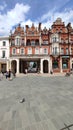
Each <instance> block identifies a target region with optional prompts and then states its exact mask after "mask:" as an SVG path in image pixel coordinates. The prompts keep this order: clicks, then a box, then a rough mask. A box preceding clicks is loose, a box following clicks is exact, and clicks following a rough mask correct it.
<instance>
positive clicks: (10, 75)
mask: <svg viewBox="0 0 73 130" xmlns="http://www.w3.org/2000/svg"><path fill="white" fill-rule="evenodd" d="M8 77H9V79H10V78H11V70H10V69H9V75H8Z"/></svg>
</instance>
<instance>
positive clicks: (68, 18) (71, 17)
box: [41, 9, 73, 27]
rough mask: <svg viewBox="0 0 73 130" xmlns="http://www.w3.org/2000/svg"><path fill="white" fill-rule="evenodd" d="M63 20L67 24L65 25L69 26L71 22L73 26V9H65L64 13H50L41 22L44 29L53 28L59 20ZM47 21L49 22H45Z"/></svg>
mask: <svg viewBox="0 0 73 130" xmlns="http://www.w3.org/2000/svg"><path fill="white" fill-rule="evenodd" d="M58 17H59V18H61V19H62V21H63V22H65V25H66V24H68V22H71V24H72V26H73V9H65V11H63V12H58V11H49V12H48V13H46V14H44V15H43V16H42V17H41V21H42V23H43V27H44V26H46V27H51V25H52V24H53V22H54V21H55V20H56V19H57V18H58ZM44 21H47V22H44Z"/></svg>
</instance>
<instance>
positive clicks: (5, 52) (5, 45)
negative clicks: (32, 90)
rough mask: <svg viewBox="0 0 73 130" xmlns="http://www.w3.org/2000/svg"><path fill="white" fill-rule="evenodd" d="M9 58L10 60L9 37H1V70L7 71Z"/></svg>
mask: <svg viewBox="0 0 73 130" xmlns="http://www.w3.org/2000/svg"><path fill="white" fill-rule="evenodd" d="M7 60H9V37H8V36H6V37H0V72H1V71H2V72H5V71H6V69H7Z"/></svg>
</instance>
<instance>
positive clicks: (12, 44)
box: [11, 43, 25, 46]
mask: <svg viewBox="0 0 73 130" xmlns="http://www.w3.org/2000/svg"><path fill="white" fill-rule="evenodd" d="M11 46H25V43H20V44H19V45H15V43H11Z"/></svg>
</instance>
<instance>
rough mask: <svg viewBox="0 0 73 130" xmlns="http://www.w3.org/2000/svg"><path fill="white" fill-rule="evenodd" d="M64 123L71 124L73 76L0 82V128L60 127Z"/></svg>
mask: <svg viewBox="0 0 73 130" xmlns="http://www.w3.org/2000/svg"><path fill="white" fill-rule="evenodd" d="M22 98H25V102H24V103H20V102H19V101H20V100H21V99H22ZM64 123H65V124H67V125H70V124H73V76H71V77H65V76H56V77H48V76H39V75H38V76H37V75H26V76H23V77H22V76H20V77H17V78H15V79H14V80H12V81H9V80H6V79H5V78H4V79H3V80H2V81H0V130H60V129H61V128H63V127H64ZM70 130H73V127H71V128H70Z"/></svg>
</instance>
